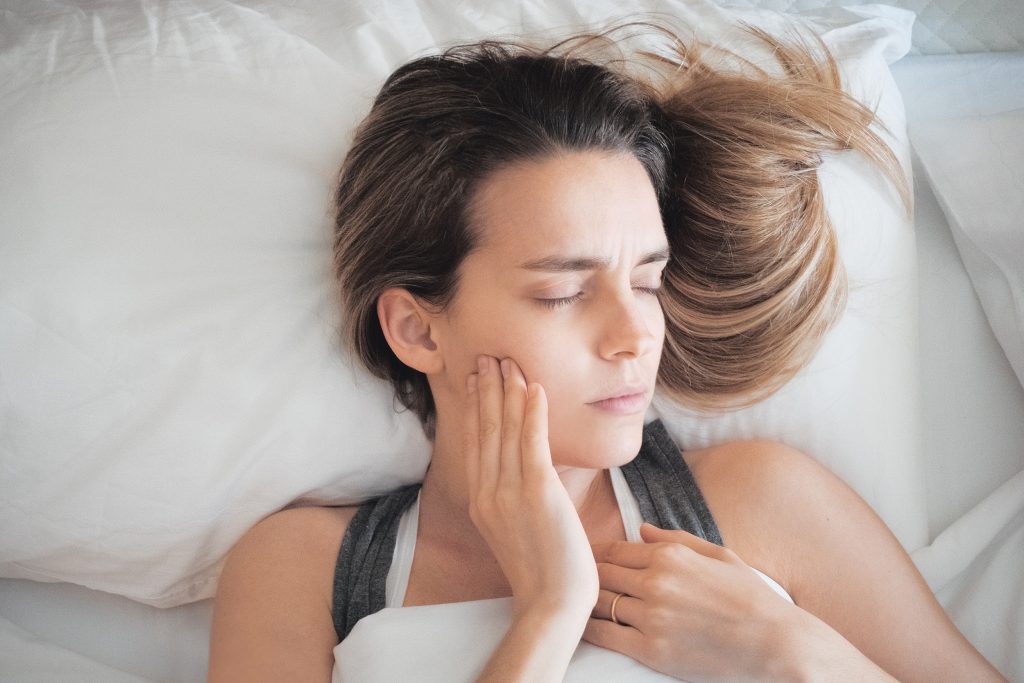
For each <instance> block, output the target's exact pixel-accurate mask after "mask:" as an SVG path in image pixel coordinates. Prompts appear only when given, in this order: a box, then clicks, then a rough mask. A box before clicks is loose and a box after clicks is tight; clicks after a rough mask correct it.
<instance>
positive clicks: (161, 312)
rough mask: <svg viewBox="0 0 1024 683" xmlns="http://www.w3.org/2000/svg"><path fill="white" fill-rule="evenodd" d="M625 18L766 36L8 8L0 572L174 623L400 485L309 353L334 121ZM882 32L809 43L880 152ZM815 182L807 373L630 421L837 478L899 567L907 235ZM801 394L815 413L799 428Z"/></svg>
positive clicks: (470, 21) (846, 167)
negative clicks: (868, 114)
mask: <svg viewBox="0 0 1024 683" xmlns="http://www.w3.org/2000/svg"><path fill="white" fill-rule="evenodd" d="M642 10H659V11H662V12H666V13H668V14H671V15H674V16H676V17H677V18H678V19H680V20H681V21H682V22H683V23H685V24H686V25H690V26H698V27H700V33H701V34H703V35H705V36H706V37H709V38H720V37H721V38H723V39H725V40H727V38H728V36H729V35H730V34H729V33H728V32H729V31H734V30H735V29H732V28H730V27H731V26H732V24H733V22H734V20H736V19H738V18H743V19H749V20H751V21H754V22H758V23H761V24H762V25H764V26H766V27H768V28H772V27H774V28H775V29H781V28H783V26H784V25H785V23H784V21H783V18H782V17H781V16H780V15H777V14H774V13H768V12H763V13H758V12H746V13H744V12H729V11H725V10H722V9H720V8H718V7H716V6H714V5H713V4H712V3H710V2H707V1H701V2H689V3H684V2H656V1H654V0H651V1H647V0H634V1H633V2H631V3H627V4H622V3H620V2H616V3H612V2H603V3H580V4H579V5H578V6H577V5H575V4H573V3H571V2H563V3H553V4H550V5H541V4H529V3H528V4H526V5H522V6H514V7H513V6H511V5H505V4H502V3H495V4H494V5H493V6H490V7H489V8H488V11H487V12H486V13H484V12H481V11H478V10H474V11H473V12H468V11H466V10H465V9H464V8H463V9H446V8H443V7H428V6H426V5H423V6H420V5H416V4H414V3H412V2H409V3H398V2H396V3H390V4H383V5H379V6H378V5H374V4H359V3H352V4H338V5H319V4H310V5H308V6H289V7H285V6H282V5H279V4H277V3H266V4H262V3H251V4H248V5H242V4H236V3H227V2H217V1H214V0H207V1H206V2H205V3H203V2H200V3H176V2H170V3H150V2H143V3H141V4H138V5H135V4H133V5H125V4H122V3H87V4H84V5H83V6H82V8H78V9H76V8H75V7H74V6H73V5H70V4H63V5H60V6H54V5H36V4H26V5H23V6H20V7H18V8H16V9H15V10H13V11H11V12H8V13H7V14H6V15H5V17H4V21H3V24H2V25H0V32H2V33H0V44H2V45H5V46H6V47H5V48H4V59H3V61H2V62H0V69H2V76H3V77H2V78H0V83H2V84H3V85H2V86H0V102H2V106H0V130H2V131H3V133H2V138H0V160H2V161H0V163H2V164H3V172H2V174H0V177H2V178H3V184H2V186H0V230H2V231H3V244H4V249H3V251H2V252H0V338H2V340H3V342H2V346H0V354H2V355H0V368H2V371H3V378H4V381H3V382H2V383H0V401H2V403H3V405H4V411H3V413H2V418H0V419H2V420H3V432H4V435H5V448H4V449H3V451H2V453H0V458H2V462H0V465H2V468H3V471H4V473H5V483H4V489H3V496H2V499H0V575H3V576H9V577H20V578H30V579H35V580H39V581H57V580H60V581H70V582H74V583H78V584H81V585H84V586H88V587H91V588H95V589H99V590H104V591H108V592H112V593H117V594H121V595H126V596H128V597H131V598H133V599H135V600H138V601H141V602H145V603H148V604H152V605H158V606H170V605H176V604H182V603H185V602H189V601H193V600H198V599H201V598H205V597H209V596H211V595H212V594H213V593H214V591H215V587H216V578H217V576H218V573H219V571H220V568H221V566H222V563H223V559H224V557H225V555H226V553H227V551H228V550H229V548H230V547H231V545H232V544H233V543H234V542H235V541H236V540H237V539H238V538H239V537H240V536H241V534H242V533H244V531H245V530H246V529H248V528H249V527H251V526H252V525H253V524H254V523H255V522H256V521H258V520H259V519H260V518H262V517H264V516H266V515H268V514H270V513H272V512H274V511H276V510H278V509H280V508H281V507H283V506H285V505H288V504H290V503H294V504H306V503H332V504H343V503H353V502H357V501H359V500H363V499H365V498H367V497H370V496H372V495H377V494H379V493H382V492H384V491H387V490H391V489H393V488H395V487H397V486H399V485H402V484H405V483H409V482H412V481H416V480H418V479H419V478H421V477H422V474H423V471H424V469H425V467H426V462H427V455H428V444H427V442H426V440H425V439H424V438H423V435H422V433H421V431H420V429H419V425H418V423H417V422H416V420H415V419H414V418H413V416H411V415H410V414H408V413H403V414H394V413H393V412H392V404H393V401H392V398H391V395H390V391H389V388H388V387H387V386H385V385H384V384H383V383H382V382H378V381H376V380H371V379H369V378H368V377H367V376H366V373H365V372H363V371H361V370H358V369H352V368H349V367H347V361H346V357H345V356H344V355H343V354H342V353H340V351H339V349H338V348H337V347H338V341H337V338H336V333H337V328H338V324H339V321H338V319H337V307H336V303H335V302H336V297H335V292H334V285H333V283H332V279H331V272H330V247H329V244H330V237H329V228H330V219H329V216H328V215H327V214H328V203H329V202H328V199H329V194H330V189H331V182H332V178H333V174H334V172H335V170H336V168H337V166H338V164H339V162H340V160H341V158H342V157H343V155H344V149H345V145H346V144H347V140H348V139H349V136H350V135H351V130H352V127H353V125H354V123H355V122H357V121H358V120H359V119H360V118H361V116H362V115H364V114H365V112H366V110H367V108H368V105H369V101H370V98H371V97H372V95H373V94H374V92H375V91H376V89H377V88H378V87H379V85H380V83H381V82H382V80H383V78H384V77H385V76H386V75H387V74H388V73H389V72H390V71H391V70H392V69H393V68H395V67H396V66H398V65H399V64H400V63H402V62H404V61H406V60H407V59H409V58H410V57H412V56H413V55H414V54H417V53H422V52H424V51H427V50H432V49H436V46H437V45H440V44H445V43H449V42H452V41H455V40H457V39H458V40H466V39H472V38H474V37H476V38H479V37H483V36H491V35H495V34H509V33H520V32H524V31H525V32H526V33H527V34H529V35H540V34H543V35H545V36H547V35H558V36H564V35H565V34H567V33H568V32H570V30H572V29H573V28H575V29H581V28H585V27H593V26H594V25H595V24H601V23H607V22H608V21H609V20H611V19H613V18H620V17H622V16H623V15H624V14H626V13H628V12H631V11H634V12H635V11H642ZM911 22H912V16H911V15H910V14H909V13H906V12H901V11H898V10H893V9H889V8H884V7H874V8H858V9H855V10H849V11H847V10H840V9H831V10H827V11H825V12H823V13H822V14H821V16H820V17H818V18H817V19H816V25H817V26H818V27H819V30H821V31H822V32H823V36H824V38H825V40H826V41H827V42H828V43H829V44H830V45H831V46H832V47H833V48H834V49H835V50H836V53H837V54H838V55H839V57H840V58H841V59H842V60H843V66H844V71H845V72H846V73H847V75H848V76H849V79H850V82H851V88H852V89H853V90H854V91H855V92H857V93H858V94H859V95H861V96H863V97H865V99H866V100H867V101H869V102H872V103H874V101H875V100H876V99H877V100H878V106H879V111H880V114H881V115H882V116H883V119H884V120H885V121H886V122H887V123H888V124H889V125H890V127H891V128H892V130H893V132H894V134H895V138H894V141H893V146H894V148H895V149H896V151H897V153H898V154H899V155H900V156H901V157H904V158H905V157H906V149H907V148H906V139H905V136H904V134H903V126H902V113H901V112H902V110H901V106H900V101H899V95H898V93H897V92H896V90H895V88H894V87H893V85H892V79H891V76H890V75H889V72H888V70H887V67H886V62H887V61H892V60H895V59H898V58H899V57H900V56H901V55H903V54H904V53H905V52H906V51H907V49H908V47H909V32H910V25H911ZM732 35H734V34H732ZM822 176H823V177H824V178H825V180H824V181H823V182H825V183H826V185H827V186H828V188H829V190H828V196H827V199H828V201H829V204H830V207H831V208H832V209H833V211H834V217H835V222H836V224H837V228H838V230H839V232H840V237H841V240H842V241H843V252H844V259H845V260H846V261H847V266H848V270H849V271H850V273H851V275H852V277H853V280H854V285H855V286H858V285H860V286H861V287H862V289H860V290H855V292H854V295H853V296H852V297H851V313H849V314H848V315H847V317H846V319H844V321H843V323H841V324H840V327H839V329H837V330H836V332H835V333H834V334H832V335H831V336H830V338H829V341H828V342H827V343H826V346H825V349H823V352H822V354H820V355H819V359H818V360H817V361H816V363H815V364H813V365H812V367H811V368H809V369H808V372H806V373H804V375H803V377H802V379H800V380H799V381H797V382H795V383H793V384H791V385H790V386H789V387H787V389H785V390H784V391H783V392H782V393H781V394H780V397H779V399H778V400H777V401H776V402H774V403H768V404H765V405H764V406H763V407H762V408H760V409H758V410H754V411H750V412H746V413H741V414H731V415H728V416H726V417H725V418H722V419H721V420H718V421H712V422H708V425H709V426H707V427H702V426H700V425H701V424H703V423H704V421H703V418H701V417H696V416H691V415H687V414H685V413H684V412H677V413H673V410H674V406H672V405H669V404H666V403H665V402H664V401H659V402H658V409H659V410H660V411H661V412H662V413H663V416H664V417H665V422H666V425H667V426H668V427H669V429H670V431H671V432H673V434H674V436H676V437H677V438H679V437H682V438H681V444H682V445H683V446H684V447H691V445H692V444H693V442H696V441H701V440H703V439H707V438H716V439H717V438H722V439H726V438H732V437H737V436H744V435H746V434H748V433H750V432H751V431H752V430H754V429H755V426H756V425H762V426H765V427H766V428H767V429H768V430H769V431H770V432H771V434H762V435H766V436H772V435H775V436H777V437H778V438H783V439H785V440H787V441H789V442H790V443H792V444H793V445H796V446H798V447H801V448H804V449H805V450H806V451H807V452H809V453H810V454H812V455H814V456H815V457H817V458H819V459H820V460H821V461H822V462H824V463H825V464H826V465H827V466H829V467H830V468H832V469H833V470H834V471H836V472H837V473H839V474H840V475H841V476H843V477H844V478H845V479H847V481H848V482H850V483H851V485H852V486H854V487H855V488H856V489H857V490H858V491H859V492H860V493H861V494H862V495H863V496H864V497H865V498H866V499H867V500H868V501H869V502H870V503H871V504H872V505H873V506H875V508H876V510H878V511H879V514H881V515H882V517H883V518H884V519H885V520H886V521H887V522H888V523H889V525H890V526H891V527H892V528H893V530H894V532H895V533H896V534H897V536H898V537H899V538H900V539H901V541H903V543H904V544H905V546H906V547H908V548H909V549H912V548H915V547H919V546H921V545H923V544H924V543H926V542H927V530H926V522H925V511H924V505H923V498H922V494H921V491H920V488H919V486H920V482H921V480H922V479H921V476H920V471H919V452H918V449H917V446H916V438H917V433H916V422H915V418H914V415H915V414H916V413H915V410H914V405H913V399H912V395H911V394H910V393H909V392H907V391H900V388H906V387H909V386H914V377H913V375H912V372H911V371H910V370H908V369H906V368H910V367H912V364H910V363H906V362H905V361H906V360H907V359H909V358H911V357H912V356H913V348H914V341H915V328H914V308H913V294H914V292H913V282H914V280H913V235H912V231H911V229H910V224H909V221H907V220H904V219H902V218H901V217H900V215H899V211H898V208H897V207H896V204H895V202H894V201H893V197H892V196H891V193H889V192H887V191H886V188H885V187H884V185H883V184H882V182H881V181H880V179H879V178H878V175H877V174H876V173H874V171H873V170H869V169H867V168H866V167H865V166H864V164H863V162H861V161H860V160H859V159H858V158H857V157H855V156H852V155H844V156H843V157H842V158H837V159H833V160H830V161H829V162H828V163H827V164H826V166H825V167H824V168H823V169H822ZM858 292H860V293H858ZM872 340H874V341H872ZM828 396H832V397H834V398H833V400H838V397H842V402H843V406H844V410H843V411H837V410H832V411H831V412H828V413H816V414H811V413H810V412H807V411H805V408H806V407H807V406H812V405H814V406H819V407H820V406H827V405H828V401H822V400H821V397H828ZM795 408H799V409H798V410H796V411H795V410H794V409H795ZM800 413H802V415H801V414H800ZM863 424H872V425H873V426H874V427H875V429H876V430H877V432H882V433H887V434H889V440H888V444H887V446H886V447H885V448H879V447H878V444H877V443H876V442H875V441H872V440H871V439H867V440H862V439H861V438H860V437H859V436H858V435H864V436H867V434H868V433H867V432H866V431H865V430H863V429H862V425H863ZM873 433H874V432H873ZM826 436H831V437H832V438H831V439H828V438H826ZM826 441H831V442H832V443H831V444H826V443H825V442H826ZM819 446H820V447H819ZM851 452H853V453H855V454H856V457H852V458H851V457H849V455H850V453H851Z"/></svg>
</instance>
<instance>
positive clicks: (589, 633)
mask: <svg viewBox="0 0 1024 683" xmlns="http://www.w3.org/2000/svg"><path fill="white" fill-rule="evenodd" d="M616 612H618V608H617V607H616ZM583 640H585V641H587V642H589V643H593V644H594V645H597V646H598V647H603V648H607V649H609V650H615V651H616V652H620V653H622V654H624V655H626V656H627V657H632V658H633V659H636V660H637V661H639V660H640V658H641V656H642V655H641V653H642V652H643V650H642V648H643V640H644V635H643V634H642V633H640V631H638V630H636V629H635V628H633V627H632V626H623V625H621V624H614V623H612V622H610V621H608V620H606V619H588V620H587V626H586V628H584V629H583Z"/></svg>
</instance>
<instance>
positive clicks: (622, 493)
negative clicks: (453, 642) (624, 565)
mask: <svg viewBox="0 0 1024 683" xmlns="http://www.w3.org/2000/svg"><path fill="white" fill-rule="evenodd" d="M609 472H610V473H611V478H612V489H613V490H614V491H615V500H616V502H617V503H618V505H619V513H620V514H621V515H622V526H623V527H625V529H626V540H627V541H631V542H634V543H639V542H641V540H642V539H641V538H640V525H641V524H642V523H643V518H642V517H641V516H640V506H639V505H638V504H637V501H636V496H634V495H633V492H632V491H631V490H630V488H629V484H627V483H626V478H625V477H624V476H623V474H622V471H621V470H620V469H619V468H618V467H612V468H610V470H609ZM422 492H423V489H420V492H419V493H418V494H417V495H416V500H415V502H413V504H412V505H410V506H409V507H408V509H406V511H405V512H404V513H402V519H401V520H400V521H399V523H398V536H397V538H396V539H395V554H394V557H393V558H392V561H391V567H390V569H388V580H387V586H386V588H385V591H386V593H385V595H386V602H385V604H386V606H387V607H401V606H402V604H403V603H404V602H405V591H406V588H408V586H409V572H410V570H411V569H412V558H413V553H415V551H416V531H417V528H418V527H419V520H420V495H421V494H422ZM751 569H753V570H754V571H755V572H756V573H757V575H758V576H760V577H761V578H762V579H764V581H765V583H767V584H768V585H769V586H770V587H771V588H772V590H774V591H775V592H776V593H778V594H779V595H781V596H782V597H783V598H785V599H786V600H788V601H789V602H793V598H791V597H790V596H789V593H787V592H786V589H785V588H783V587H782V586H780V585H779V584H778V582H776V581H775V580H774V579H773V578H771V577H770V576H768V575H767V574H765V573H764V572H762V571H760V570H759V569H755V568H754V567H751Z"/></svg>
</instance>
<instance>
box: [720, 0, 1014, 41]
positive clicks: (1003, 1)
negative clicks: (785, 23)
mask: <svg viewBox="0 0 1024 683" xmlns="http://www.w3.org/2000/svg"><path fill="white" fill-rule="evenodd" d="M722 4H723V5H725V6H727V7H758V8H761V9H771V10H776V11H779V12H802V11H807V10H811V11H814V10H818V9H820V8H821V7H823V6H826V7H829V6H838V7H849V6H852V5H866V4H872V3H871V0H722ZM886 4H891V5H897V6H899V7H903V8H905V9H908V10H911V11H912V12H914V13H915V14H916V15H917V21H915V22H914V34H913V48H912V49H911V51H910V53H911V54H921V55H935V54H950V53H967V52H989V51H995V50H998V51H1002V50H1024V3H1021V2H1020V0H973V1H972V0H901V1H899V2H890V3H886Z"/></svg>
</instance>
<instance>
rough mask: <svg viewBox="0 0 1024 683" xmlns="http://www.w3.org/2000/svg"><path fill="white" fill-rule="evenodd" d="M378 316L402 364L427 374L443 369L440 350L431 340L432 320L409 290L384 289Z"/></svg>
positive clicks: (379, 300) (379, 302) (385, 335)
mask: <svg viewBox="0 0 1024 683" xmlns="http://www.w3.org/2000/svg"><path fill="white" fill-rule="evenodd" d="M377 317H378V318H379V319H380V325H381V329H382V330H383V332H384V337H385V339H387V341H388V345H389V346H391V350H392V351H393V352H394V354H395V355H396V356H398V359H399V360H400V361H402V362H403V363H405V364H406V365H408V366H409V367H411V368H413V369H415V370H419V371H420V372H422V373H425V374H432V373H435V372H438V371H439V370H440V369H441V365H442V363H441V351H440V348H439V347H438V345H437V343H436V342H435V340H434V339H433V337H432V332H434V330H433V329H432V325H431V323H432V322H433V318H432V317H431V316H430V314H429V313H428V312H427V311H426V309H424V307H423V305H422V304H421V303H420V302H419V300H417V299H416V297H414V296H413V295H412V294H410V293H409V292H408V290H405V289H402V288H400V287H393V288H391V289H388V290H385V291H384V292H383V293H382V294H381V295H380V296H379V297H378V298H377Z"/></svg>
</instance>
